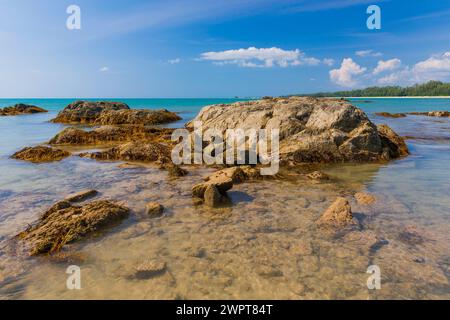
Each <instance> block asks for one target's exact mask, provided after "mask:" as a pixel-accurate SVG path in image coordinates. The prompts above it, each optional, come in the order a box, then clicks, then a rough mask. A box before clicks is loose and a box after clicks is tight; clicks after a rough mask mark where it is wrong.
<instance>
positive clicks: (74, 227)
mask: <svg viewBox="0 0 450 320" xmlns="http://www.w3.org/2000/svg"><path fill="white" fill-rule="evenodd" d="M128 214H129V209H128V208H126V207H124V206H121V205H118V204H116V203H114V202H111V201H107V200H97V201H92V202H89V203H87V204H85V205H83V206H75V205H73V204H72V203H71V202H69V201H65V200H63V201H60V202H57V203H56V204H54V205H53V206H52V207H50V208H49V209H48V210H47V211H46V212H44V214H43V215H42V216H41V218H40V219H39V221H38V222H37V223H36V224H35V225H32V226H30V227H28V228H27V229H26V230H25V231H23V232H21V233H19V234H18V235H17V238H18V239H19V240H21V241H23V242H24V243H25V245H26V246H27V247H28V248H29V251H30V255H39V254H45V253H53V252H57V251H59V250H60V249H61V248H62V247H63V246H64V245H66V244H69V243H72V242H74V241H77V240H80V239H82V238H83V237H85V236H87V235H89V234H92V233H93V232H95V231H99V230H102V229H104V228H107V227H109V226H111V225H113V224H114V223H117V222H119V221H121V220H123V219H125V218H126V217H127V216H128Z"/></svg>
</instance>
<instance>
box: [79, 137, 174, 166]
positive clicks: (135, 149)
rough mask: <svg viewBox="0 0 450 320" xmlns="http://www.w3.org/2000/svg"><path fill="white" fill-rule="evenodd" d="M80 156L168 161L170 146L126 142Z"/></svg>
mask: <svg viewBox="0 0 450 320" xmlns="http://www.w3.org/2000/svg"><path fill="white" fill-rule="evenodd" d="M80 157H83V158H91V159H96V160H123V161H140V162H158V163H169V162H171V160H170V148H169V147H167V146H166V145H163V144H161V143H158V142H146V141H135V142H128V143H125V144H122V145H119V146H117V147H113V148H111V149H108V150H106V151H99V152H93V153H81V154H80Z"/></svg>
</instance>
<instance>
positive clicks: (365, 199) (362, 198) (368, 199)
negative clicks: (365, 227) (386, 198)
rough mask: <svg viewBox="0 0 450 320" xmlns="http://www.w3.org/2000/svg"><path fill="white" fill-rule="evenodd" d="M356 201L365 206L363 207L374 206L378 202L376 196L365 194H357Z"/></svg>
mask: <svg viewBox="0 0 450 320" xmlns="http://www.w3.org/2000/svg"><path fill="white" fill-rule="evenodd" d="M355 199H356V201H357V202H358V203H359V204H363V205H367V204H372V203H374V202H375V201H376V198H375V196H374V195H372V194H369V193H365V192H357V193H355Z"/></svg>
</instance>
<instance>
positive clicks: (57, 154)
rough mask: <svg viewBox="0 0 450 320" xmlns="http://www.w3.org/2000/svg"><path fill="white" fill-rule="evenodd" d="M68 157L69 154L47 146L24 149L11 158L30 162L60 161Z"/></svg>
mask: <svg viewBox="0 0 450 320" xmlns="http://www.w3.org/2000/svg"><path fill="white" fill-rule="evenodd" d="M68 156H70V152H68V151H64V150H61V149H54V148H51V147H47V146H36V147H26V148H23V149H22V150H20V151H18V152H16V153H14V154H13V155H12V156H11V158H13V159H18V160H25V161H30V162H35V163H39V162H51V161H60V160H62V159H64V158H67V157H68Z"/></svg>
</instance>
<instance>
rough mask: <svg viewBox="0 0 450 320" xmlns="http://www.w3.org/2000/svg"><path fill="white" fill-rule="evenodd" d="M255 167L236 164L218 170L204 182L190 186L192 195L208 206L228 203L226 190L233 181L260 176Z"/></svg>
mask: <svg viewBox="0 0 450 320" xmlns="http://www.w3.org/2000/svg"><path fill="white" fill-rule="evenodd" d="M260 177H261V176H260V173H259V170H258V169H257V168H254V167H251V166H237V167H231V168H226V169H222V170H219V171H217V172H215V173H213V174H212V175H210V176H208V177H206V178H205V182H202V183H199V184H196V185H194V186H193V187H192V196H193V197H194V199H196V200H198V201H196V202H198V203H204V204H205V205H207V206H209V207H213V208H214V207H220V206H223V205H227V204H229V203H230V199H229V197H228V194H227V191H229V190H230V189H231V188H233V184H234V183H242V182H245V181H248V180H253V179H258V178H260Z"/></svg>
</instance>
